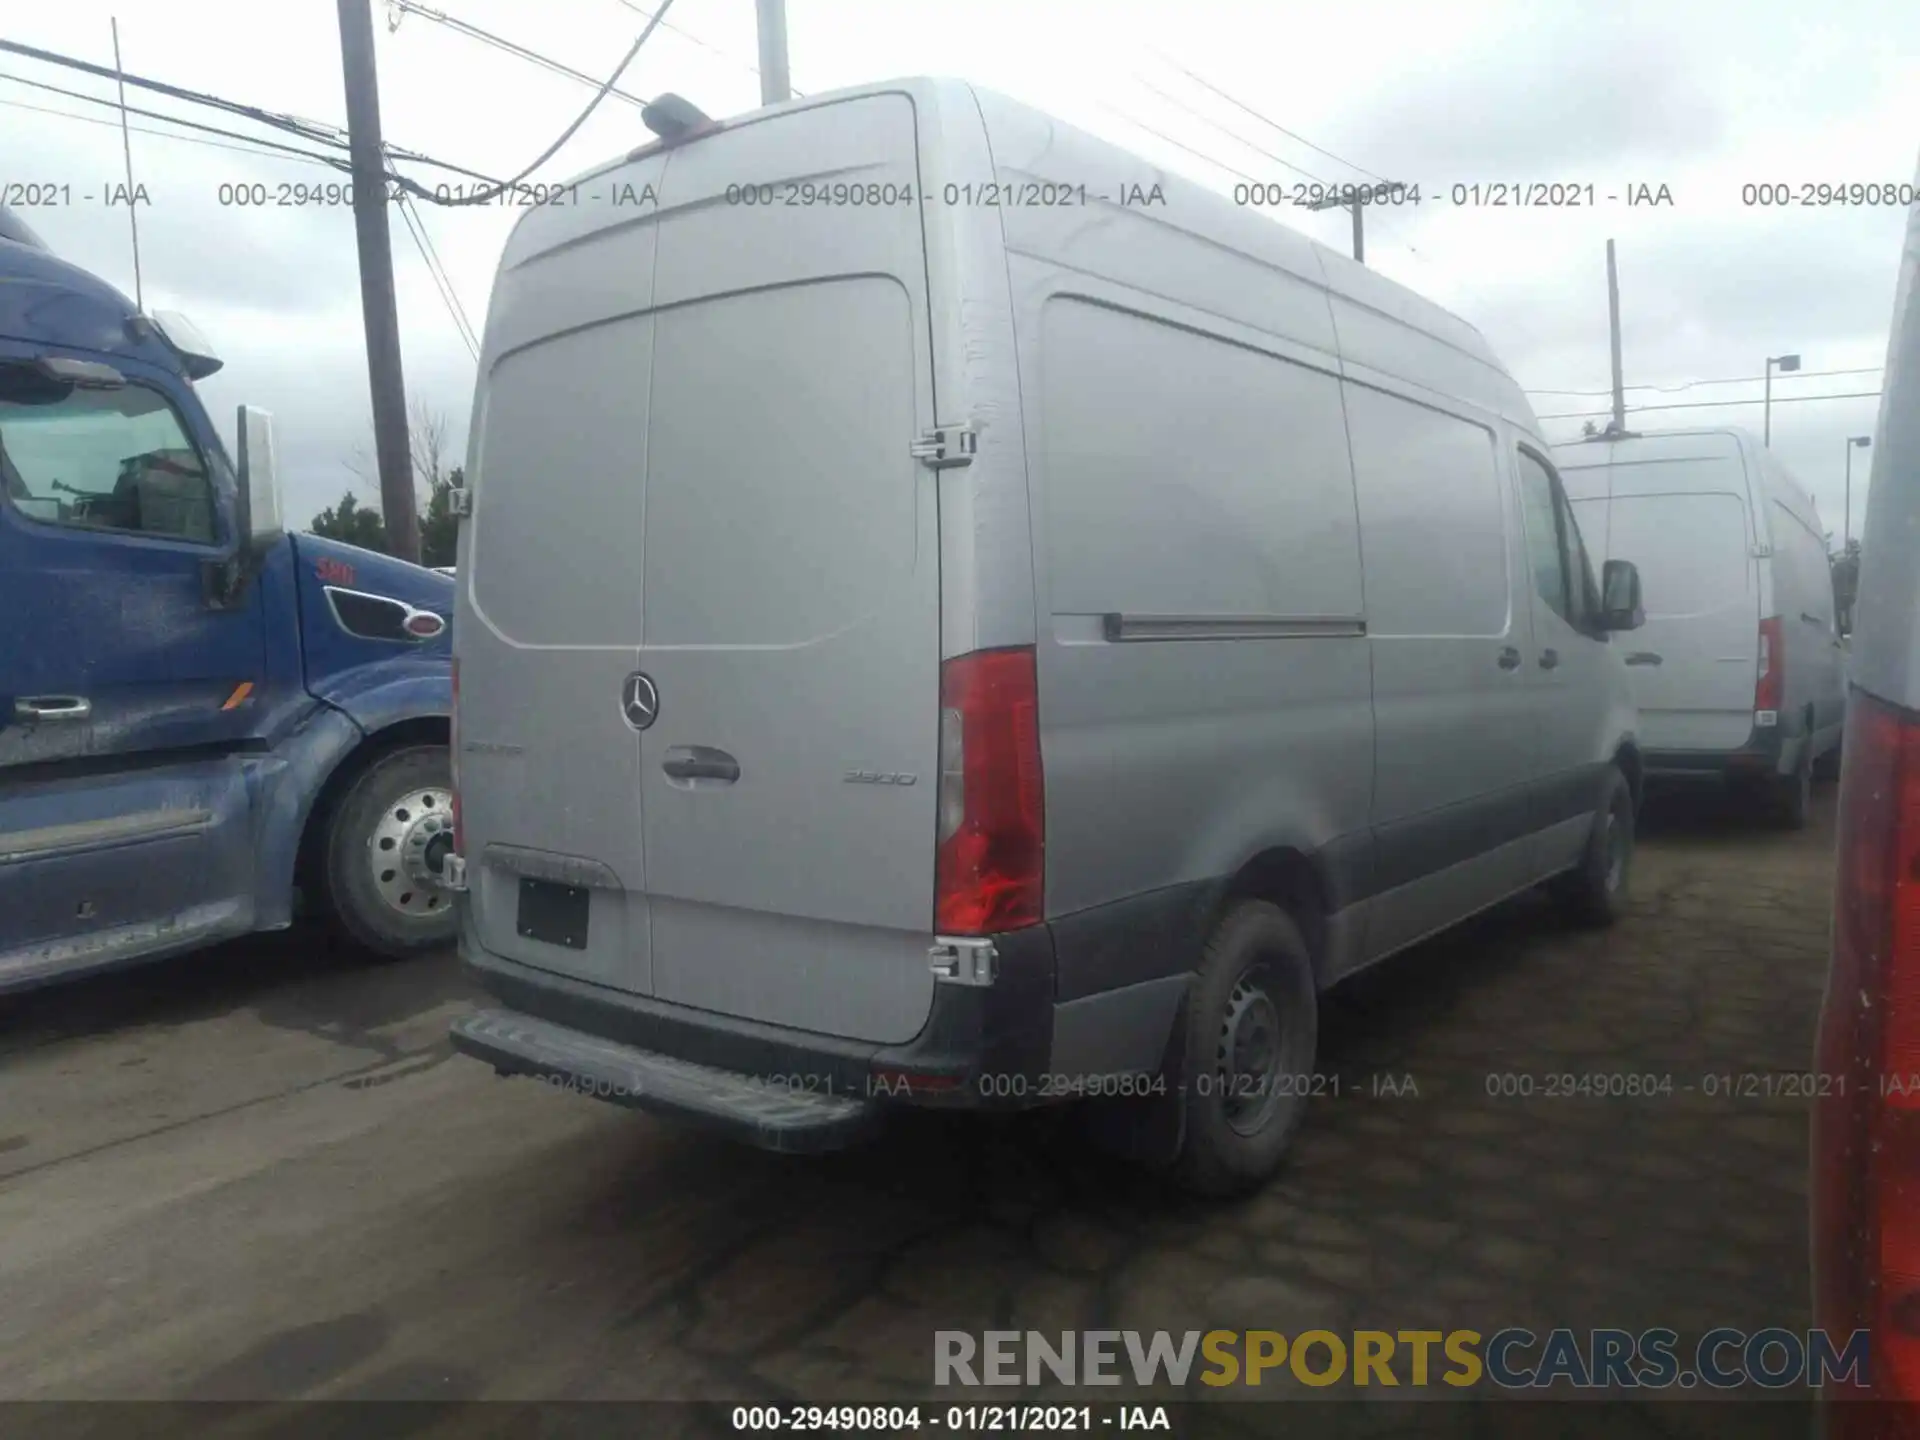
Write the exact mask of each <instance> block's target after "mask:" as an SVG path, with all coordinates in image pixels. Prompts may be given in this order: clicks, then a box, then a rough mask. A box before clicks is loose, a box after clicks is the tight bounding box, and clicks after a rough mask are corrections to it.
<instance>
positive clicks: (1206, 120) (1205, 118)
mask: <svg viewBox="0 0 1920 1440" xmlns="http://www.w3.org/2000/svg"><path fill="white" fill-rule="evenodd" d="M1176 68H1177V67H1176ZM1133 79H1134V83H1135V84H1136V85H1141V86H1144V87H1145V88H1146V89H1148V90H1151V91H1153V93H1154V94H1156V95H1158V96H1159V97H1160V98H1161V99H1162V100H1165V101H1166V102H1167V103H1168V104H1169V105H1173V106H1176V107H1178V108H1179V109H1181V110H1184V111H1186V112H1187V114H1189V115H1191V116H1193V117H1194V118H1195V119H1197V120H1199V121H1201V122H1202V123H1203V124H1207V125H1211V126H1212V127H1213V128H1214V129H1216V130H1218V131H1219V132H1220V133H1221V134H1222V135H1226V136H1229V137H1231V138H1232V139H1235V140H1238V141H1239V142H1240V143H1241V144H1242V145H1244V146H1246V147H1247V148H1248V149H1249V150H1255V151H1258V152H1259V153H1260V154H1262V155H1264V156H1266V157H1267V159H1269V160H1271V161H1273V162H1274V163H1275V164H1277V165H1284V166H1286V167H1287V169H1289V170H1291V171H1293V172H1294V174H1296V175H1304V176H1306V177H1307V179H1309V180H1311V181H1313V183H1314V184H1316V185H1325V184H1327V182H1326V181H1325V180H1322V179H1321V178H1320V177H1319V176H1318V175H1316V174H1314V173H1313V172H1312V171H1311V170H1303V169H1301V168H1300V167H1299V166H1298V165H1296V164H1294V163H1293V162H1292V161H1291V160H1287V159H1284V158H1283V157H1281V156H1279V155H1276V154H1274V153H1273V151H1271V150H1268V149H1266V148H1265V147H1264V146H1260V145H1256V144H1254V143H1253V141H1251V140H1249V139H1247V137H1246V136H1244V135H1238V134H1235V133H1234V132H1233V131H1231V130H1229V129H1227V127H1226V126H1224V125H1222V124H1221V123H1220V122H1219V121H1218V120H1215V119H1213V118H1212V117H1211V116H1209V115H1206V114H1203V113H1202V112H1201V111H1198V110H1196V109H1194V108H1193V107H1192V106H1191V105H1188V104H1187V103H1185V102H1184V101H1181V100H1176V99H1175V98H1174V97H1173V96H1171V95H1169V94H1167V92H1166V91H1164V90H1162V89H1161V88H1160V87H1159V86H1158V85H1155V84H1154V83H1153V82H1152V81H1151V80H1144V79H1142V78H1141V77H1140V76H1138V75H1135V76H1134V77H1133ZM1356 168H1358V167H1356Z"/></svg>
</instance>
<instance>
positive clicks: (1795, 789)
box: [1773, 735, 1813, 830]
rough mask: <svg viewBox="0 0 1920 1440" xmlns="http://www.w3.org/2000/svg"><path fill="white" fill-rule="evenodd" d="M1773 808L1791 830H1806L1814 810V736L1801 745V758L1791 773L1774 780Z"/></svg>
mask: <svg viewBox="0 0 1920 1440" xmlns="http://www.w3.org/2000/svg"><path fill="white" fill-rule="evenodd" d="M1773 783H1774V791H1773V808H1774V813H1775V815H1776V816H1777V817H1778V819H1779V821H1780V823H1781V824H1782V825H1783V826H1785V827H1786V828H1787V829H1789V830H1804V829H1806V828H1807V819H1808V817H1809V816H1810V815H1811V814H1812V811H1813V737H1812V736H1811V735H1809V736H1808V737H1807V739H1806V743H1805V744H1803V745H1802V746H1801V747H1800V760H1799V763H1797V764H1796V765H1795V766H1794V767H1793V773H1792V774H1791V775H1782V776H1781V777H1780V778H1779V779H1778V780H1775V781H1774V782H1773Z"/></svg>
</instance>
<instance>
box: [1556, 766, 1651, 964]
mask: <svg viewBox="0 0 1920 1440" xmlns="http://www.w3.org/2000/svg"><path fill="white" fill-rule="evenodd" d="M1632 871H1633V791H1632V790H1631V789H1630V788H1629V787H1628V785H1627V777H1626V776H1624V775H1622V774H1621V773H1620V771H1619V770H1618V769H1610V770H1608V771H1607V787H1606V791H1605V793H1604V795H1603V796H1602V798H1601V802H1600V808H1599V810H1598V811H1597V812H1596V813H1595V815H1594V817H1593V829H1592V831H1591V832H1590V833H1589V834H1588V836H1587V848H1586V851H1585V852H1584V853H1583V854H1582V855H1581V857H1580V863H1579V864H1578V865H1576V866H1575V867H1574V868H1573V869H1571V870H1569V871H1567V872H1566V873H1565V874H1564V875H1558V876H1555V877H1554V879H1553V881H1552V883H1551V884H1550V885H1549V886H1548V891H1549V893H1550V894H1551V895H1552V896H1553V899H1554V903H1555V904H1557V905H1558V906H1559V907H1560V909H1561V911H1562V912H1563V913H1565V914H1566V916H1567V917H1568V918H1569V919H1570V920H1572V921H1573V922H1574V923H1575V924H1578V925H1592V926H1596V927H1598V926H1605V925H1611V924H1612V923H1613V922H1614V921H1615V920H1618V919H1619V918H1620V911H1621V910H1622V909H1623V908H1624V907H1625V905H1626V899H1627V880H1628V877H1629V876H1630V875H1631V874H1632Z"/></svg>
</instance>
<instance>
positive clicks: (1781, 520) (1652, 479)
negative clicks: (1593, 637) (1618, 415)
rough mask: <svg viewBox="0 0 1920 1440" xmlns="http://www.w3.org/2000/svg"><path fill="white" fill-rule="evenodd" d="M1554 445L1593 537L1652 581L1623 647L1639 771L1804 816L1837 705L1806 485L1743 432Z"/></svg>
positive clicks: (1834, 746) (1821, 551) (1817, 535)
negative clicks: (1710, 786) (1711, 781)
mask: <svg viewBox="0 0 1920 1440" xmlns="http://www.w3.org/2000/svg"><path fill="white" fill-rule="evenodd" d="M1554 458H1555V461H1556V462H1557V463H1558V465H1559V467H1560V474H1561V477H1562V478H1563V480H1564V481H1565V483H1566V487H1567V494H1568V495H1569V496H1570V497H1571V498H1572V500H1573V510H1574V514H1575V515H1577V516H1578V517H1579V520H1580V529H1581V533H1582V534H1583V535H1585V536H1586V539H1587V543H1588V544H1589V545H1591V546H1592V547H1593V549H1594V551H1595V552H1596V553H1597V554H1598V555H1600V556H1601V557H1602V558H1603V559H1607V558H1619V559H1626V560H1631V561H1633V562H1634V564H1635V566H1636V567H1637V568H1638V569H1639V571H1640V574H1641V576H1642V578H1643V579H1644V581H1645V583H1646V585H1647V600H1648V609H1647V624H1646V628H1645V629H1644V630H1643V631H1642V632H1641V633H1640V634H1639V635H1637V636H1636V637H1635V638H1634V642H1633V645H1632V646H1631V647H1630V648H1629V649H1628V651H1627V653H1626V656H1625V659H1626V663H1627V666H1628V668H1629V669H1630V670H1631V671H1632V672H1633V677H1634V694H1635V698H1636V700H1637V701H1638V702H1639V706H1640V745H1641V749H1642V751H1643V752H1644V754H1645V757H1646V765H1647V773H1648V775H1649V776H1650V777H1651V778H1653V779H1654V780H1655V781H1662V780H1665V779H1667V778H1670V777H1671V778H1700V777H1706V778H1717V779H1727V780H1731V781H1733V782H1735V783H1736V784H1742V783H1744V784H1746V785H1747V786H1749V787H1750V788H1751V789H1752V790H1753V791H1754V792H1755V793H1756V794H1758V795H1762V796H1764V797H1765V798H1767V799H1769V800H1771V801H1772V802H1773V803H1774V805H1775V807H1776V813H1777V814H1778V815H1779V816H1780V817H1781V818H1782V819H1783V820H1785V821H1786V823H1787V824H1789V825H1792V826H1795V827H1799V826H1803V825H1805V824H1806V823H1807V805H1808V800H1809V797H1810V793H1811V788H1812V784H1813V777H1814V774H1815V771H1816V770H1820V771H1822V772H1829V771H1831V770H1832V769H1833V767H1834V765H1835V763H1836V762H1837V761H1838V759H1839V746H1840V733H1841V727H1842V721H1843V719H1844V711H1845V708H1846V692H1845V684H1844V679H1843V675H1842V664H1841V661H1842V658H1843V657H1842V655H1841V650H1840V633H1839V630H1838V629H1837V628H1836V624H1835V614H1834V603H1833V575H1832V570H1831V567H1830V566H1829V564H1828V560H1827V542H1826V534H1825V532H1824V531H1823V530H1822V529H1821V528H1820V517H1819V514H1818V512H1817V511H1816V510H1815V509H1814V503H1813V497H1812V495H1810V494H1808V492H1807V491H1806V489H1805V488H1804V487H1803V486H1801V485H1800V483H1799V482H1798V481H1796V480H1795V479H1794V478H1793V476H1792V474H1791V473H1790V472H1789V471H1788V470H1787V469H1786V467H1785V466H1783V465H1782V464H1781V463H1780V462H1779V461H1778V460H1776V459H1775V458H1774V457H1773V456H1772V455H1771V454H1770V453H1769V452H1768V451H1767V450H1766V449H1764V448H1763V447H1762V446H1761V444H1760V442H1759V441H1758V440H1756V439H1755V438H1754V437H1753V436H1751V435H1749V434H1747V433H1746V432H1745V431H1743V430H1685V431H1673V432H1670V433H1665V434H1651V435H1635V436H1627V437H1621V438H1608V437H1604V436H1596V437H1594V438H1593V439H1591V440H1585V441H1581V442H1579V443H1576V444H1572V445H1562V446H1559V447H1557V448H1556V449H1555V451H1554Z"/></svg>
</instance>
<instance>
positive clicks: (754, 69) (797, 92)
mask: <svg viewBox="0 0 1920 1440" xmlns="http://www.w3.org/2000/svg"><path fill="white" fill-rule="evenodd" d="M614 3H615V4H616V5H623V6H625V7H626V8H627V9H629V10H631V11H632V12H633V13H634V14H636V15H638V16H640V17H641V18H642V19H646V20H651V19H653V12H652V11H651V10H642V9H641V8H640V7H639V6H638V5H635V4H634V3H633V0H614ZM660 28H661V29H662V30H671V31H672V32H673V33H674V34H676V35H678V36H679V37H680V38H681V39H682V40H686V41H688V42H690V43H692V44H694V45H698V46H699V47H700V48H701V49H702V50H709V51H711V52H712V53H714V54H715V55H718V56H719V57H720V58H721V59H722V60H725V61H727V62H728V63H729V64H732V65H738V66H739V67H740V68H741V69H742V70H745V71H746V72H747V73H748V74H749V75H758V74H759V73H760V67H759V66H758V65H749V64H748V63H747V62H746V61H744V60H742V59H741V58H740V57H739V56H738V55H735V54H734V53H733V52H732V51H730V50H722V49H721V48H720V47H719V46H718V45H709V44H708V43H707V42H706V41H704V40H702V39H701V38H700V37H699V36H698V35H695V34H694V33H693V32H692V31H689V30H683V29H681V28H680V27H679V26H678V25H675V24H672V23H671V22H669V21H665V20H663V21H661V22H660ZM787 88H788V89H789V90H791V91H793V96H794V98H795V99H796V100H804V99H806V98H807V92H806V91H804V90H802V89H800V88H799V87H798V86H796V85H789V86H788V87H787Z"/></svg>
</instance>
